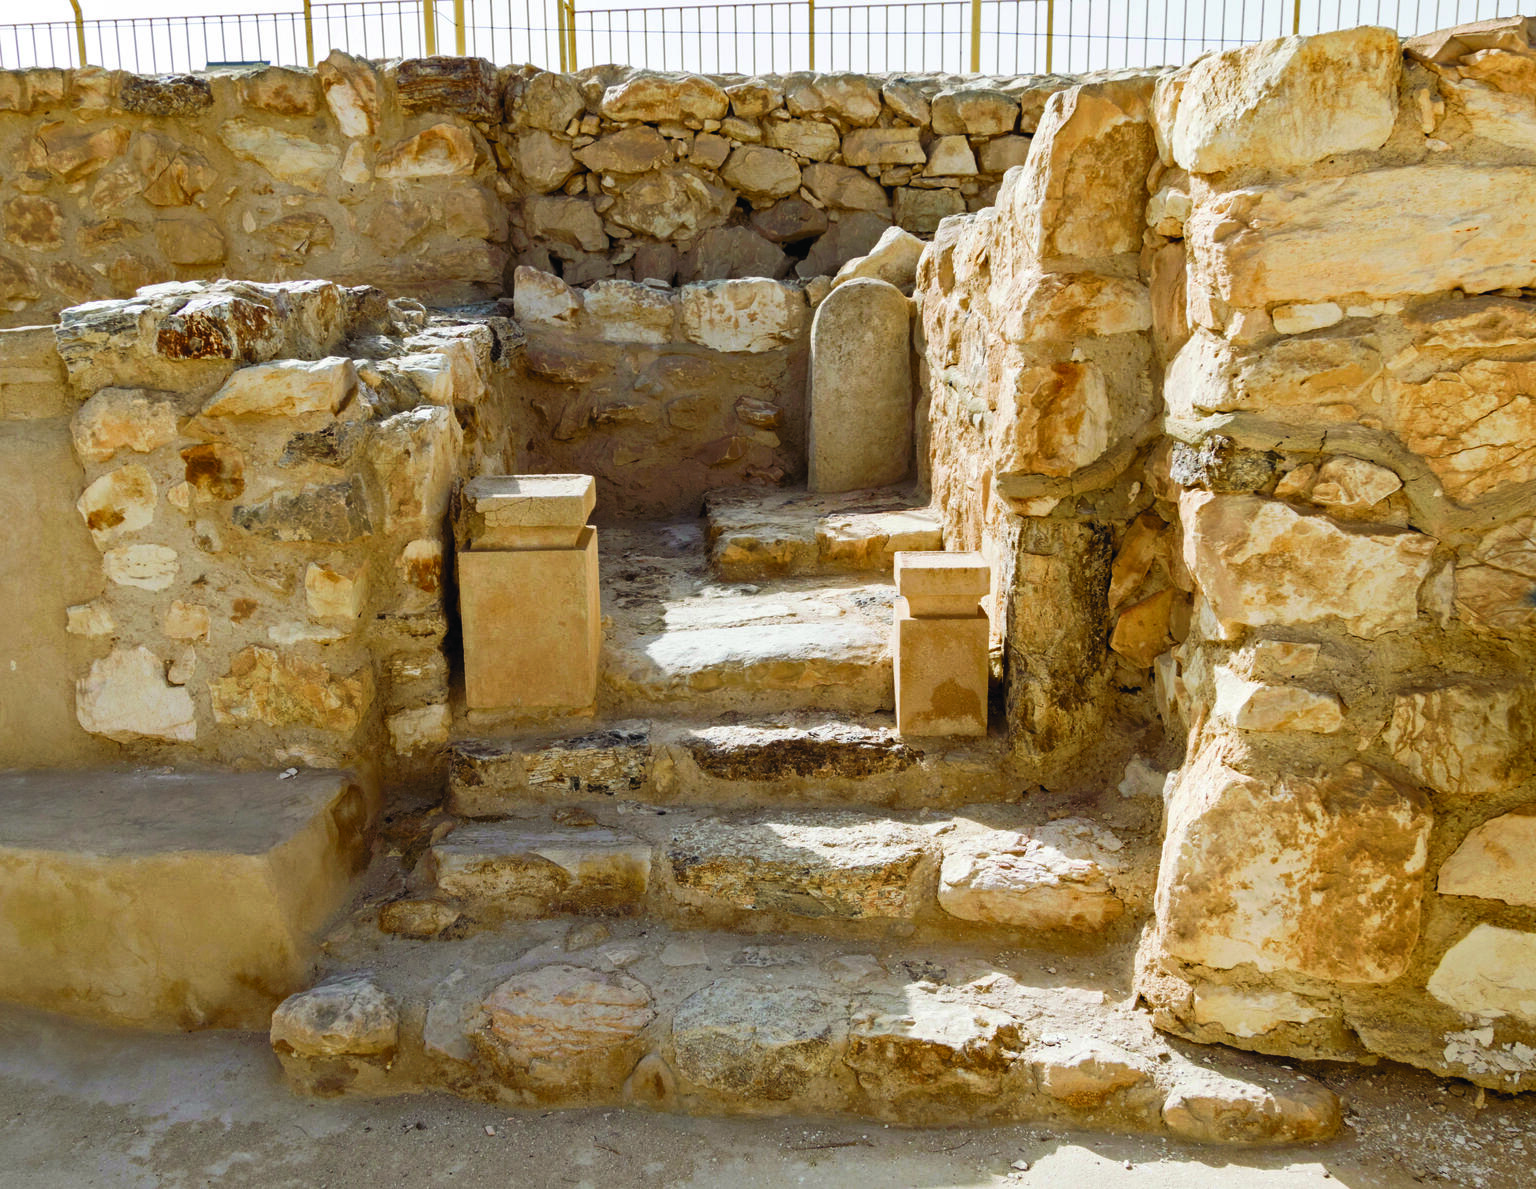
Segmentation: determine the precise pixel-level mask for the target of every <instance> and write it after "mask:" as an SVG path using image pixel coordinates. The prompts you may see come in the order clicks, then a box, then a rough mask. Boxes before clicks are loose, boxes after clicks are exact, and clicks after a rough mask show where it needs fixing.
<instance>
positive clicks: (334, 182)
mask: <svg viewBox="0 0 1536 1189" xmlns="http://www.w3.org/2000/svg"><path fill="white" fill-rule="evenodd" d="M1068 81H1069V80H1066V79H1061V78H1055V77H1022V78H1010V79H974V78H971V79H960V78H949V77H941V76H921V77H911V78H908V77H901V78H896V77H867V76H863V75H847V74H840V75H821V74H796V75H786V76H784V77H782V78H779V77H773V78H754V79H743V78H739V77H726V78H713V79H712V78H703V77H698V76H660V75H655V74H649V73H645V72H637V71H634V70H630V69H627V68H618V67H600V68H596V69H592V70H588V71H584V72H582V73H581V74H576V75H562V74H555V73H550V72H547V71H539V70H536V69H534V68H532V67H525V68H520V69H512V68H501V69H497V68H496V67H493V66H491V65H490V64H489V63H487V62H485V61H482V60H480V59H474V58H424V59H410V60H406V61H391V62H377V63H375V62H366V61H363V60H361V59H356V58H352V57H349V56H347V55H345V54H343V53H340V52H336V53H333V54H332V55H331V56H330V57H329V58H328V59H327V60H326V61H325V62H323V63H321V64H320V66H319V67H318V68H316V69H315V70H312V71H311V70H305V69H294V68H289V67H271V68H265V69H259V70H248V71H237V72H220V73H213V74H208V75H200V76H186V77H174V78H145V77H140V76H136V75H130V74H126V73H123V72H119V71H105V70H101V69H99V68H86V69H81V70H57V69H47V70H29V71H10V72H3V71H0V326H21V325H29V324H36V323H40V322H43V321H46V320H47V319H48V318H49V317H51V316H52V315H53V314H56V313H57V312H58V311H59V310H61V309H63V308H65V307H67V306H70V305H75V304H78V303H80V302H84V301H89V300H93V299H100V298H106V297H127V296H130V295H131V294H132V293H133V292H134V291H135V290H136V289H137V288H139V287H140V286H142V285H147V284H153V283H159V282H163V281H169V280H195V279H211V278H214V277H219V276H236V277H241V278H245V279H250V280H261V281H273V280H286V279H293V278H324V279H329V280H334V281H338V282H341V283H344V284H371V285H376V286H378V287H380V288H383V289H385V290H386V291H388V292H390V293H393V294H404V295H414V296H419V297H429V298H430V299H431V300H433V301H434V302H440V303H444V304H453V303H456V302H463V301H468V300H473V299H475V298H479V297H488V296H495V295H497V294H500V293H502V292H504V291H505V289H506V288H507V287H508V283H509V282H510V280H511V277H510V275H509V267H510V266H512V265H517V264H524V265H529V266H531V267H535V268H538V269H540V270H542V271H545V272H553V273H555V274H557V275H563V276H564V278H565V279H566V280H567V281H569V282H571V283H573V284H586V283H589V282H592V281H596V280H602V279H607V278H614V279H624V280H645V279H646V278H655V279H659V280H663V281H666V282H668V283H673V282H679V283H689V282H693V281H700V280H715V279H724V278H730V277H750V276H766V277H775V278H779V277H785V276H789V275H791V274H793V275H796V276H798V277H802V278H810V277H814V276H818V275H830V274H832V273H835V272H836V271H837V269H838V268H839V267H840V266H841V265H842V264H843V263H844V262H846V261H847V260H849V259H851V258H853V257H856V256H860V255H863V254H864V253H865V252H867V251H868V250H869V248H870V247H871V246H872V245H873V244H874V242H875V241H876V240H877V239H878V238H879V236H880V234H881V233H882V232H883V231H884V230H885V229H886V228H887V227H889V226H891V225H892V223H893V222H894V223H895V224H898V225H900V226H902V227H904V228H906V229H908V230H909V231H912V232H914V233H916V234H919V235H922V236H924V237H927V236H930V235H931V234H932V233H933V230H934V228H935V227H936V226H937V224H938V222H939V220H940V219H941V218H943V217H944V216H946V215H950V214H954V213H956V212H961V211H966V210H976V209H978V208H980V207H982V206H985V205H987V204H988V203H989V202H991V200H992V197H993V195H994V194H995V193H996V190H997V186H998V183H999V182H1000V181H1001V179H1002V175H1003V173H1004V172H1005V171H1006V170H1007V169H1008V168H1010V167H1011V166H1013V165H1017V164H1019V163H1021V162H1022V161H1023V160H1024V158H1025V155H1026V154H1027V152H1028V149H1029V134H1030V133H1031V132H1032V131H1033V130H1034V127H1035V124H1036V122H1037V120H1038V119H1039V114H1040V111H1041V108H1042V106H1043V104H1044V102H1045V100H1046V98H1047V97H1048V96H1049V95H1050V94H1051V93H1052V91H1053V90H1057V89H1060V88H1061V87H1063V86H1065V85H1067V83H1068Z"/></svg>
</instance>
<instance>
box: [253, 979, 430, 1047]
mask: <svg viewBox="0 0 1536 1189" xmlns="http://www.w3.org/2000/svg"><path fill="white" fill-rule="evenodd" d="M399 1039H400V1017H399V1012H398V1010H397V1008H396V1006H395V1002H394V1000H393V999H392V998H390V996H389V995H387V994H386V993H385V992H383V991H381V990H379V988H378V986H377V984H375V983H374V981H373V980H372V979H371V978H369V977H368V976H367V975H354V976H353V977H351V978H339V979H331V980H329V981H326V982H323V983H318V984H316V985H315V986H313V987H311V988H310V989H309V990H307V991H300V992H299V993H298V994H296V995H290V996H289V997H288V998H287V999H285V1000H283V1001H282V1003H280V1004H278V1006H277V1010H276V1011H275V1012H273V1013H272V1031H271V1041H272V1048H273V1050H274V1051H276V1052H277V1053H278V1054H279V1055H283V1056H286V1055H289V1054H296V1055H298V1056H302V1057H340V1056H355V1057H377V1058H379V1059H380V1060H384V1061H388V1060H389V1059H390V1058H391V1057H393V1056H394V1053H395V1047H396V1045H397V1044H398V1043H399Z"/></svg>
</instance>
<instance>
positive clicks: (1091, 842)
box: [939, 818, 1125, 932]
mask: <svg viewBox="0 0 1536 1189" xmlns="http://www.w3.org/2000/svg"><path fill="white" fill-rule="evenodd" d="M1120 848H1121V842H1120V840H1119V839H1118V838H1116V837H1115V836H1114V835H1113V834H1111V833H1109V831H1107V830H1103V829H1101V828H1099V827H1097V826H1095V825H1093V823H1091V822H1088V821H1086V820H1084V819H1081V818H1077V819H1073V818H1063V819H1062V820H1060V821H1057V822H1052V823H1051V824H1050V825H1047V826H1041V827H1038V828H1036V829H1033V830H1031V831H1029V832H1028V833H1024V834H1019V833H1011V832H1008V831H1001V830H993V831H988V832H986V833H984V834H979V835H976V836H974V837H972V838H968V839H965V840H964V841H962V842H961V843H959V844H958V845H950V844H948V843H946V845H945V847H944V863H943V866H942V869H941V870H940V873H939V907H940V908H942V909H943V910H944V911H945V912H947V913H949V914H950V915H951V916H955V917H960V918H961V919H963V920H970V921H985V922H988V923H990V924H996V925H1009V926H1014V927H1018V928H1024V929H1040V930H1055V929H1072V930H1079V931H1083V932H1093V931H1095V930H1098V929H1102V928H1103V927H1104V926H1106V925H1108V924H1110V923H1111V922H1113V921H1114V920H1116V919H1117V918H1118V917H1119V916H1120V915H1121V914H1122V913H1123V912H1124V911H1125V905H1124V904H1123V903H1122V902H1121V900H1120V898H1119V897H1118V896H1117V895H1116V894H1115V891H1114V888H1113V885H1112V884H1111V881H1110V875H1111V873H1113V872H1116V871H1118V870H1119V868H1120V864H1119V862H1118V861H1117V860H1116V859H1115V858H1114V854H1115V852H1116V851H1118V850H1120Z"/></svg>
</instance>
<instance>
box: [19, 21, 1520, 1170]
mask: <svg viewBox="0 0 1536 1189" xmlns="http://www.w3.org/2000/svg"><path fill="white" fill-rule="evenodd" d="M1533 34H1536V22H1533V21H1527V20H1524V19H1520V18H1511V19H1507V20H1500V21H1494V22H1486V23H1484V24H1482V25H1478V26H1469V27H1463V28H1458V29H1453V30H1450V31H1448V32H1444V33H1440V34H1434V35H1430V36H1426V37H1419V38H1414V39H1411V40H1409V41H1407V42H1400V40H1399V38H1398V37H1397V36H1396V35H1395V34H1394V33H1392V32H1390V31H1388V30H1385V29H1379V28H1363V29H1355V30H1350V31H1345V32H1340V33H1329V34H1324V35H1319V36H1315V37H1306V38H1287V39H1283V40H1279V41H1273V42H1267V43H1264V44H1260V45H1255V46H1250V47H1247V48H1243V49H1237V50H1232V51H1228V52H1222V53H1216V54H1211V55H1209V56H1206V57H1204V58H1202V59H1200V60H1199V61H1197V62H1196V63H1194V64H1193V65H1191V66H1188V67H1185V68H1183V69H1179V70H1171V69H1170V70H1160V71H1145V72H1134V71H1132V72H1120V73H1117V74H1112V75H1106V76H1095V77H1090V78H1083V79H1072V78H1056V77H1049V78H1040V77H1031V78H995V79H991V78H989V79H976V78H950V77H929V76H923V77H889V78H871V77H864V76H856V75H824V74H797V75H789V76H784V77H775V78H752V79H743V78H704V77H693V76H672V75H658V74H653V73H646V72H636V71H631V70H626V69H619V68H613V67H603V68H597V69H593V70H588V71H585V72H583V73H581V74H577V75H562V74H557V73H550V72H545V71H539V70H535V69H532V68H523V69H497V68H494V67H492V66H490V65H489V64H487V63H485V62H483V61H478V60H467V59H457V58H428V59H421V60H412V61H402V62H390V63H371V62H366V61H362V60H358V59H355V58H350V57H347V56H346V55H343V54H339V53H338V54H333V55H332V56H331V57H330V58H329V59H328V60H327V61H326V62H324V63H323V64H322V65H320V66H319V67H318V68H317V69H316V70H314V71H308V70H293V69H286V68H267V69H256V70H247V71H244V72H238V71H237V72H228V73H216V74H210V75H207V76H196V77H185V78H140V77H135V76H128V75H123V74H119V73H114V72H107V71H101V70H92V69H82V70H74V71H67V70H32V71H26V72H20V73H10V74H3V73H0V162H3V165H0V170H3V173H0V219H3V228H4V243H3V246H0V311H4V313H3V315H0V317H3V321H0V326H4V327H6V328H5V329H0V413H3V419H0V474H3V477H4V481H3V483H0V516H3V520H4V522H5V524H6V526H7V530H8V531H7V532H6V533H5V535H4V545H3V548H0V611H3V614H0V765H3V766H4V768H5V769H7V771H5V772H3V773H0V804H3V806H4V808H5V810H6V812H5V814H4V818H3V824H0V997H3V998H5V999H7V1000H11V1001H16V1002H22V1003H26V1004H31V1005H34V1006H39V1007H43V1008H47V1009H51V1010H57V1011H63V1012H69V1013H74V1014H78V1015H82V1016H87V1017H91V1018H95V1019H99V1020H104V1021H108V1022H112V1023H116V1024H129V1025H136V1026H140V1027H146V1028H159V1029H175V1028H203V1027H234V1028H247V1029H262V1030H267V1029H270V1035H271V1043H272V1048H273V1050H274V1052H275V1053H276V1056H277V1059H278V1060H280V1061H281V1063H282V1066H283V1069H284V1071H285V1073H286V1076H287V1077H288V1078H289V1080H290V1081H291V1083H292V1085H293V1086H294V1088H295V1089H296V1090H298V1091H301V1092H306V1093H314V1094H319V1095H337V1094H395V1093H402V1092H411V1091H419V1090H426V1089H437V1090H447V1091H450V1092H453V1093H456V1094H461V1095H465V1096H469V1097H473V1098H481V1099H490V1100H493V1101H498V1102H502V1103H505V1104H507V1105H509V1106H533V1105H538V1106H544V1107H548V1106H568V1105H594V1104H602V1105H630V1106H634V1107H643V1108H649V1109H655V1110H663V1111H679V1112H696V1113H759V1114H762V1113H779V1114H827V1113H832V1114H839V1113H841V1114H848V1115H853V1116H862V1117H867V1118H871V1119H878V1120H885V1121H889V1122H901V1123H908V1122H921V1123H925V1124H933V1123H946V1122H947V1123H980V1122H989V1121H1002V1120H1019V1119H1040V1120H1051V1121H1058V1122H1065V1123H1068V1124H1071V1125H1078V1126H1087V1127H1096V1128H1104V1129H1128V1130H1136V1131H1152V1132H1159V1131H1160V1132H1166V1133H1170V1134H1173V1135H1176V1136H1180V1137H1185V1138H1191V1139H1198V1140H1209V1141H1226V1142H1294V1141H1298V1140H1313V1139H1324V1138H1327V1137H1329V1136H1331V1135H1333V1134H1334V1133H1335V1132H1336V1131H1337V1130H1338V1128H1339V1127H1340V1125H1341V1111H1340V1103H1339V1101H1338V1099H1337V1098H1336V1097H1335V1096H1334V1095H1333V1093H1332V1092H1331V1091H1329V1090H1328V1089H1326V1088H1325V1087H1324V1086H1322V1085H1321V1084H1320V1083H1318V1082H1317V1081H1315V1080H1314V1079H1311V1078H1309V1077H1307V1076H1306V1075H1305V1074H1304V1073H1302V1072H1299V1071H1296V1070H1294V1069H1293V1068H1292V1067H1291V1066H1290V1065H1282V1064H1280V1063H1279V1062H1274V1063H1271V1062H1267V1061H1265V1060H1263V1059H1261V1058H1260V1057H1256V1056H1253V1055H1252V1054H1269V1055H1279V1056H1281V1057H1285V1058H1292V1059H1302V1060H1308V1061H1371V1060H1375V1059H1378V1058H1383V1057H1384V1058H1391V1059H1394V1060H1397V1061H1402V1062H1407V1063H1409V1064H1411V1065H1414V1066H1419V1067H1422V1068H1425V1069H1429V1070H1433V1071H1435V1072H1437V1073H1440V1074H1443V1075H1448V1076H1456V1077H1460V1078H1465V1079H1468V1080H1470V1081H1472V1082H1474V1083H1476V1084H1477V1085H1479V1086H1483V1087H1488V1088H1491V1089H1497V1090H1505V1091H1519V1090H1525V1089H1530V1088H1533V1087H1536V876H1533V874H1532V873H1533V871H1536V866H1533V864H1536V690H1533V687H1532V683H1531V677H1530V673H1531V668H1532V664H1533V661H1536V450H1533V446H1532V442H1533V441H1536V258H1533V254H1532V251H1531V245H1532V243H1533V242H1536V43H1533ZM1184 1042H1196V1043H1193V1044H1190V1043H1184Z"/></svg>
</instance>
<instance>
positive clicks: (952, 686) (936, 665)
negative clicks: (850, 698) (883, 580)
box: [894, 598, 990, 735]
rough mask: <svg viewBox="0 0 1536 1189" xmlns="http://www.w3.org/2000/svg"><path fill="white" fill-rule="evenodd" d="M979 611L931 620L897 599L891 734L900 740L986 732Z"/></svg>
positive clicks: (983, 627) (983, 624)
mask: <svg viewBox="0 0 1536 1189" xmlns="http://www.w3.org/2000/svg"><path fill="white" fill-rule="evenodd" d="M989 630H990V625H989V623H988V620H987V614H986V612H985V611H982V610H981V609H980V608H979V607H978V608H976V609H975V610H974V611H972V612H971V614H969V615H966V616H958V615H948V616H941V617H936V618H932V619H928V618H918V617H916V616H914V615H913V614H912V611H911V608H910V607H909V606H908V604H907V600H906V599H903V598H898V599H897V600H896V639H895V641H894V643H895V650H896V729H897V730H898V731H900V732H901V734H903V735H985V734H986V733H987V637H988V634H989Z"/></svg>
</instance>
